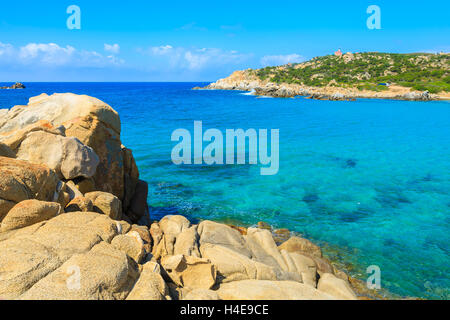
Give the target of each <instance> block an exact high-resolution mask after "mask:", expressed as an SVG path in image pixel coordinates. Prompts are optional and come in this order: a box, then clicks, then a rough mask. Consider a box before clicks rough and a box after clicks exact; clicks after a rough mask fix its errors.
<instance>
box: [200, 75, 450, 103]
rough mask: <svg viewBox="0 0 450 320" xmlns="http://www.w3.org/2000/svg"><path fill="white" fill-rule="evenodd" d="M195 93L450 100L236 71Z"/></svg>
mask: <svg viewBox="0 0 450 320" xmlns="http://www.w3.org/2000/svg"><path fill="white" fill-rule="evenodd" d="M193 89H194V90H238V91H247V92H251V94H253V95H255V96H266V97H274V98H294V97H297V96H301V97H305V98H307V99H315V100H330V101H354V100H356V99H393V100H407V101H433V100H450V94H442V93H441V94H431V93H429V92H428V91H424V92H419V91H412V90H411V89H410V88H406V87H401V86H395V85H391V86H390V87H389V88H387V89H386V90H385V91H379V92H376V91H369V90H358V89H357V88H351V87H349V88H342V87H335V86H326V87H309V86H302V85H298V84H286V83H282V84H278V83H273V82H270V81H268V80H264V81H263V80H260V79H259V78H257V77H256V76H254V75H252V74H251V73H248V72H247V70H243V71H235V72H234V73H233V74H232V75H230V76H229V77H227V78H224V79H220V80H218V81H216V82H213V83H211V84H209V85H207V86H206V87H194V88H193Z"/></svg>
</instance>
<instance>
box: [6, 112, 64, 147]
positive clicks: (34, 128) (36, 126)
mask: <svg viewBox="0 0 450 320" xmlns="http://www.w3.org/2000/svg"><path fill="white" fill-rule="evenodd" d="M15 109H17V108H13V109H12V110H15ZM17 110H22V109H20V108H19V109H17ZM11 112H13V111H11ZM0 122H1V120H0ZM32 132H47V133H51V134H54V135H61V136H65V128H64V126H58V127H55V126H53V125H52V124H51V123H50V122H49V121H47V120H39V121H36V122H34V123H31V124H24V125H23V126H22V128H21V129H16V130H14V131H9V132H1V131H0V142H2V143H4V144H5V145H6V146H8V147H9V148H11V150H13V151H14V152H17V149H18V148H19V146H20V144H21V143H22V141H23V140H25V139H26V137H27V136H28V135H29V134H30V133H32Z"/></svg>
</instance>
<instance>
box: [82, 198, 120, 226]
mask: <svg viewBox="0 0 450 320" xmlns="http://www.w3.org/2000/svg"><path fill="white" fill-rule="evenodd" d="M84 196H85V198H87V199H89V200H91V201H92V203H93V205H94V211H95V212H98V213H102V214H106V215H107V216H108V217H110V218H111V219H113V220H120V219H121V218H122V203H121V201H120V200H119V198H117V197H116V196H115V195H113V194H111V193H107V192H101V191H94V192H89V193H86V194H85V195H84Z"/></svg>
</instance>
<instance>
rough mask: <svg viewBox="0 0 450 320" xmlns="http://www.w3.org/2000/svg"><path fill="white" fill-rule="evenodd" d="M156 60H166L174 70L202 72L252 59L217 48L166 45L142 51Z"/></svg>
mask: <svg viewBox="0 0 450 320" xmlns="http://www.w3.org/2000/svg"><path fill="white" fill-rule="evenodd" d="M141 52H143V53H145V54H147V55H150V56H152V57H154V58H160V59H161V58H162V59H166V61H167V62H168V64H169V65H170V66H171V67H172V68H178V69H188V70H202V69H205V68H208V67H215V66H223V65H227V64H236V63H241V62H243V61H245V60H246V59H248V58H249V57H251V56H252V55H250V54H242V53H239V52H237V51H234V50H233V51H226V50H222V49H217V48H183V47H173V46H171V45H164V46H159V47H151V48H149V49H148V50H144V51H141Z"/></svg>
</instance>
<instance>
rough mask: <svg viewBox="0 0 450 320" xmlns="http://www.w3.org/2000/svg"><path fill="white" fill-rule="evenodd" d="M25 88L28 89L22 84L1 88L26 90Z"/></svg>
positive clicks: (17, 83)
mask: <svg viewBox="0 0 450 320" xmlns="http://www.w3.org/2000/svg"><path fill="white" fill-rule="evenodd" d="M25 88H26V87H25V85H24V84H23V83H20V82H16V83H15V84H13V85H12V86H10V87H0V89H25Z"/></svg>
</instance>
